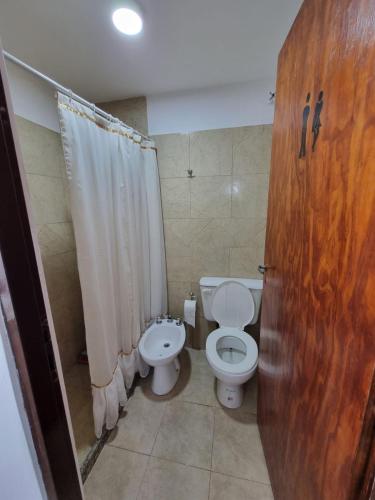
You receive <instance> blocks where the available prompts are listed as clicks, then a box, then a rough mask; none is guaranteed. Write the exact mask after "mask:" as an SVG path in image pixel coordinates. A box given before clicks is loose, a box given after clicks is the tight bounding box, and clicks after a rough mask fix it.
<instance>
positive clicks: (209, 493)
mask: <svg viewBox="0 0 375 500" xmlns="http://www.w3.org/2000/svg"><path fill="white" fill-rule="evenodd" d="M211 478H212V471H210V479H209V481H208V500H210V495H211Z"/></svg>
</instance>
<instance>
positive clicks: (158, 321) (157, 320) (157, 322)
mask: <svg viewBox="0 0 375 500" xmlns="http://www.w3.org/2000/svg"><path fill="white" fill-rule="evenodd" d="M155 322H156V324H157V325H160V323H162V322H163V320H162V319H161V317H160V316H158V317H157V318H156V321H155Z"/></svg>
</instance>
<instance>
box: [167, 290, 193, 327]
mask: <svg viewBox="0 0 375 500" xmlns="http://www.w3.org/2000/svg"><path fill="white" fill-rule="evenodd" d="M190 291H191V283H190V281H180V282H170V281H169V282H168V312H169V314H171V315H172V316H173V317H175V318H176V317H180V318H182V317H183V314H184V301H185V299H187V298H189V293H190Z"/></svg>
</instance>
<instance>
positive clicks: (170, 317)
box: [167, 314, 173, 323]
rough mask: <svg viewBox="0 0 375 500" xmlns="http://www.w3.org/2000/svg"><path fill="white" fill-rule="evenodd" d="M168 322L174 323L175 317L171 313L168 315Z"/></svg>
mask: <svg viewBox="0 0 375 500" xmlns="http://www.w3.org/2000/svg"><path fill="white" fill-rule="evenodd" d="M167 322H168V323H172V322H173V318H172V316H171V315H170V314H168V315H167Z"/></svg>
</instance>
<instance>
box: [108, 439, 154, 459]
mask: <svg viewBox="0 0 375 500" xmlns="http://www.w3.org/2000/svg"><path fill="white" fill-rule="evenodd" d="M106 445H107V446H110V447H111V448H116V449H117V450H122V451H128V452H129V453H136V454H137V455H142V456H144V457H150V456H151V455H150V454H149V453H145V452H143V451H135V450H131V449H129V448H124V447H123V446H119V445H117V444H112V443H108V442H107V443H106Z"/></svg>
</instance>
